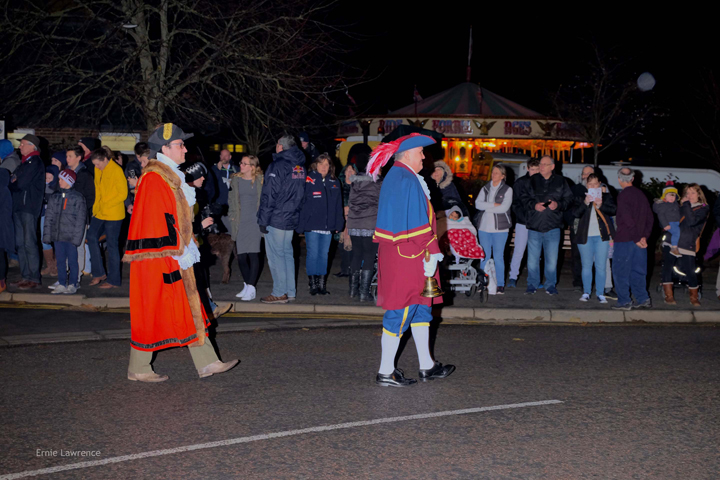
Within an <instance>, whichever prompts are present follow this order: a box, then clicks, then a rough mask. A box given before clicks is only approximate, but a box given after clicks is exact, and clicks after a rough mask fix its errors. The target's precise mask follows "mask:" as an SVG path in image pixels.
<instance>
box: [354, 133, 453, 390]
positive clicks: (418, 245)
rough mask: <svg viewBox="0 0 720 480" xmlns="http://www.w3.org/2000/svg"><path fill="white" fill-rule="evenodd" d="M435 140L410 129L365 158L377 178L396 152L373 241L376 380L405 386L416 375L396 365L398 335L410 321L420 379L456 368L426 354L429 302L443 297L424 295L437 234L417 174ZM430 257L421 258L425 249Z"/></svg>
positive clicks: (436, 255) (436, 256) (433, 271)
mask: <svg viewBox="0 0 720 480" xmlns="http://www.w3.org/2000/svg"><path fill="white" fill-rule="evenodd" d="M434 143H435V140H433V139H432V138H430V137H427V136H425V135H420V134H418V133H413V134H410V135H407V136H404V137H400V138H398V139H397V140H395V141H393V142H389V143H383V144H381V145H378V146H377V147H376V148H375V150H374V151H373V153H372V155H371V157H370V162H368V166H367V173H368V174H370V175H372V176H373V179H375V180H377V177H378V175H379V174H380V170H381V169H382V167H383V166H385V164H386V163H387V162H388V160H390V158H391V157H392V156H393V155H394V156H395V163H394V164H393V166H392V167H391V168H390V171H389V172H388V174H387V176H386V177H385V179H384V180H383V185H382V188H381V189H380V201H379V204H378V214H377V224H376V227H375V236H374V237H373V238H374V241H375V242H376V243H378V244H379V245H378V295H377V303H378V305H379V306H381V307H382V308H383V309H385V315H384V316H383V334H382V360H381V363H380V369H379V371H378V374H377V376H376V378H375V383H377V384H378V385H380V386H383V387H388V386H390V387H407V386H410V385H413V384H414V383H417V380H414V379H411V378H406V377H405V375H404V372H403V371H402V370H400V369H398V368H395V356H396V354H397V350H398V347H399V345H400V337H402V335H403V333H405V331H406V330H407V329H408V327H412V336H413V340H414V341H415V347H416V348H417V353H418V358H419V360H420V370H419V372H418V376H419V377H420V380H421V381H424V382H425V381H428V380H433V379H436V378H445V377H447V376H448V375H450V374H451V373H452V372H453V371H455V366H454V365H443V364H441V363H440V362H437V361H434V360H433V358H432V356H431V355H430V347H429V343H430V322H431V321H432V313H431V306H432V305H433V303H435V304H439V303H441V302H442V297H436V298H425V297H422V296H421V295H420V294H421V292H422V291H423V286H424V284H425V277H435V279H436V280H437V281H438V284H439V281H440V277H439V274H438V271H437V270H438V269H437V265H438V262H439V261H440V260H442V258H443V255H442V253H440V247H439V245H438V239H437V235H436V225H435V212H434V211H433V208H432V206H431V204H430V191H429V190H428V187H427V184H426V183H425V180H424V179H423V178H422V177H421V176H420V175H418V172H420V170H421V169H422V166H423V159H424V158H425V155H424V154H423V147H425V146H428V145H432V144H434ZM426 250H427V251H428V252H429V254H430V255H429V260H428V261H426V260H425V251H426Z"/></svg>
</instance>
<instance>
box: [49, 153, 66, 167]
mask: <svg viewBox="0 0 720 480" xmlns="http://www.w3.org/2000/svg"><path fill="white" fill-rule="evenodd" d="M50 158H57V159H58V160H59V161H60V170H64V169H65V168H67V155H66V154H65V151H64V150H60V151H59V152H55V153H53V154H52V157H50Z"/></svg>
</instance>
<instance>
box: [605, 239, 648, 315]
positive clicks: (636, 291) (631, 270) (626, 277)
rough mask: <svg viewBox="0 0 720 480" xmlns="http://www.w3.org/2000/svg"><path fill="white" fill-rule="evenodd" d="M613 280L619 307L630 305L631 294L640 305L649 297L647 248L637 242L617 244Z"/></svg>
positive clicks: (614, 255) (614, 254)
mask: <svg viewBox="0 0 720 480" xmlns="http://www.w3.org/2000/svg"><path fill="white" fill-rule="evenodd" d="M613 280H614V282H615V292H617V295H618V305H627V304H629V303H630V300H631V299H630V293H631V292H632V295H633V296H634V297H635V302H637V303H638V304H640V303H643V302H645V301H646V300H647V299H648V298H650V297H649V295H648V292H647V288H646V287H647V248H640V247H639V246H638V245H637V244H636V243H635V242H619V243H618V242H615V252H614V253H613Z"/></svg>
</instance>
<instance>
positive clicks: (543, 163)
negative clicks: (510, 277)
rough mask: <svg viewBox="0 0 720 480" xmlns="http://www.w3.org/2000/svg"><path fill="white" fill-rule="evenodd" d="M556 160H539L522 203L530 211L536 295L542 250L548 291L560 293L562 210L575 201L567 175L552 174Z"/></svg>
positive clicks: (531, 287)
mask: <svg viewBox="0 0 720 480" xmlns="http://www.w3.org/2000/svg"><path fill="white" fill-rule="evenodd" d="M553 170H555V159H554V158H552V157H549V156H545V157H542V158H541V159H540V174H539V175H533V176H532V177H530V182H529V185H528V188H527V189H526V190H525V191H524V192H522V198H521V201H522V205H523V206H524V207H525V211H526V212H527V224H526V226H527V229H528V262H527V264H528V286H527V290H526V291H525V293H526V294H529V295H531V294H533V293H535V292H536V291H537V287H538V285H539V284H540V252H543V255H544V256H545V292H546V293H547V294H549V295H557V293H558V291H557V288H555V285H556V284H557V260H558V248H559V246H560V239H561V238H562V226H563V212H564V211H565V210H567V209H568V208H569V207H570V206H571V205H572V203H573V196H572V192H570V187H569V186H568V184H567V182H566V181H565V177H562V176H560V175H556V174H554V173H553Z"/></svg>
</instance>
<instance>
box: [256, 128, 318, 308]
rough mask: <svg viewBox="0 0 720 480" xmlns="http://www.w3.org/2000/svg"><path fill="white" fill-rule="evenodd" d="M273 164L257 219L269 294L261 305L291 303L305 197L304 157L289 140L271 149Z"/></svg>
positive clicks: (291, 139)
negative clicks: (296, 240) (295, 240)
mask: <svg viewBox="0 0 720 480" xmlns="http://www.w3.org/2000/svg"><path fill="white" fill-rule="evenodd" d="M275 152H276V153H275V154H273V162H272V163H271V164H270V166H269V167H268V169H267V172H266V173H265V183H264V184H263V189H262V194H261V195H260V208H259V209H258V214H257V219H258V225H260V231H261V232H263V233H264V234H265V248H266V250H267V257H268V264H269V265H270V273H271V274H272V277H273V291H272V293H271V294H270V295H268V296H267V297H263V298H261V299H260V301H261V302H263V303H287V302H288V301H291V300H295V295H296V291H295V258H294V257H293V248H292V238H293V231H294V230H295V229H296V228H297V226H298V223H299V220H300V209H301V208H302V203H303V198H304V194H305V179H306V177H307V175H306V173H305V167H304V165H305V154H304V153H303V152H302V150H300V149H299V148H298V147H297V145H296V144H295V140H294V139H293V137H291V136H289V135H286V136H284V137H281V138H280V139H279V140H278V142H277V145H276V146H275Z"/></svg>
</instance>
